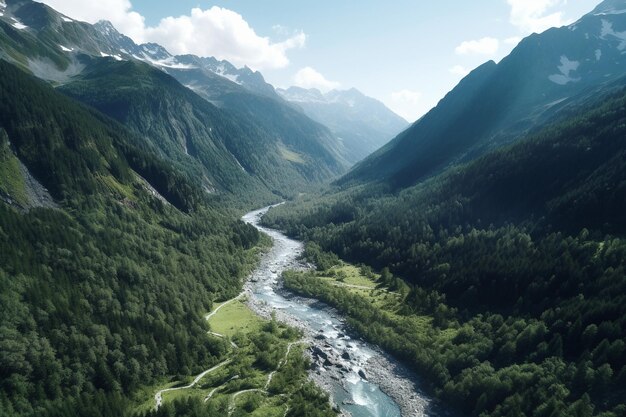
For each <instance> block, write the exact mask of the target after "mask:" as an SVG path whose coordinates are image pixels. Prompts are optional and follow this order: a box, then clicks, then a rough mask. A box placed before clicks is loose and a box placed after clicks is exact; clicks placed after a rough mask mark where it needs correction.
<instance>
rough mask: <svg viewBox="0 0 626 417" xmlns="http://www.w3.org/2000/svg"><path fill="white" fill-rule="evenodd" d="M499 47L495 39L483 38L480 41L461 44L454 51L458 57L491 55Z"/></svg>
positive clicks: (498, 42)
mask: <svg viewBox="0 0 626 417" xmlns="http://www.w3.org/2000/svg"><path fill="white" fill-rule="evenodd" d="M499 46H500V41H498V40H497V39H496V38H491V37H485V38H482V39H477V40H471V41H465V42H462V43H461V44H460V45H459V46H457V47H456V49H455V50H454V51H455V52H456V53H457V54H458V55H469V54H480V55H493V54H495V53H496V52H497V51H498V47H499Z"/></svg>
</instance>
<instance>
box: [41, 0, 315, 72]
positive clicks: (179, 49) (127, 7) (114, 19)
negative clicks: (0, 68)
mask: <svg viewBox="0 0 626 417" xmlns="http://www.w3.org/2000/svg"><path fill="white" fill-rule="evenodd" d="M43 1H44V2H45V3H46V4H48V5H50V6H51V7H53V8H55V9H57V10H58V11H60V12H61V13H64V14H67V15H68V16H70V17H73V18H76V19H79V20H84V21H87V22H90V23H94V22H96V21H98V20H101V19H106V20H109V21H111V23H113V25H114V26H115V27H116V28H117V29H118V30H119V31H120V32H122V33H124V34H125V35H128V36H130V37H131V38H133V40H134V41H135V42H138V43H142V42H157V43H159V44H161V45H163V46H164V47H165V48H166V49H167V50H169V51H170V52H171V53H174V54H195V55H200V56H214V57H216V58H218V59H226V60H228V61H230V62H231V63H232V64H234V65H236V66H243V65H247V66H249V67H251V68H253V69H272V68H284V67H286V66H287V65H289V58H288V57H287V52H288V51H289V50H290V49H294V48H301V47H303V46H304V44H305V42H306V35H305V34H304V33H303V32H297V33H295V34H293V35H291V36H290V37H289V38H287V39H286V40H283V41H281V42H272V41H271V40H270V39H269V38H268V37H263V36H259V35H258V34H257V33H256V32H255V31H254V29H253V28H252V27H251V26H250V25H249V24H248V22H246V20H245V19H244V18H243V16H241V15H240V14H239V13H236V12H234V11H232V10H229V9H226V8H222V7H217V6H213V7H211V8H210V9H206V10H203V9H200V8H193V9H192V10H191V13H190V14H189V15H183V16H179V17H166V18H164V19H162V20H161V21H160V22H159V24H158V25H157V26H155V27H147V26H146V25H145V19H144V17H143V16H141V15H140V14H139V13H137V12H134V11H133V10H132V3H131V2H130V0H108V1H106V2H104V1H89V2H85V1H84V0H43Z"/></svg>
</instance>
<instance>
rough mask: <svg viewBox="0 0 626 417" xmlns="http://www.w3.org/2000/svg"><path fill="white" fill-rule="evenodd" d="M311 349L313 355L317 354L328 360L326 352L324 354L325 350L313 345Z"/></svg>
mask: <svg viewBox="0 0 626 417" xmlns="http://www.w3.org/2000/svg"><path fill="white" fill-rule="evenodd" d="M311 350H312V351H313V356H318V357H320V358H322V359H326V360H328V354H326V352H324V351H323V350H322V349H320V348H318V347H317V346H313V347H312V348H311Z"/></svg>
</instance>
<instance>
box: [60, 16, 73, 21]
mask: <svg viewBox="0 0 626 417" xmlns="http://www.w3.org/2000/svg"><path fill="white" fill-rule="evenodd" d="M61 19H63V21H64V22H73V21H74V20H73V19H70V18H69V17H67V16H61Z"/></svg>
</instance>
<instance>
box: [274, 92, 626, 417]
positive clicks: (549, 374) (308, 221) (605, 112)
mask: <svg viewBox="0 0 626 417" xmlns="http://www.w3.org/2000/svg"><path fill="white" fill-rule="evenodd" d="M599 102H600V101H598V102H594V104H595V105H597V104H598V103H599ZM601 103H602V104H600V105H597V107H596V106H593V107H591V108H581V107H579V108H576V109H572V110H571V117H568V118H567V119H566V121H564V122H561V123H558V124H554V125H551V126H548V127H546V128H544V129H543V130H540V131H538V132H536V133H534V134H532V135H531V136H529V137H528V138H526V139H524V140H522V141H520V142H519V143H517V144H515V145H512V146H509V147H506V148H503V149H501V150H498V151H495V152H492V153H490V154H487V155H486V156H484V157H482V158H479V159H478V160H476V161H474V162H471V163H469V164H466V165H463V166H459V167H457V168H452V169H450V170H449V171H447V172H446V173H444V174H441V175H439V176H436V177H434V178H431V179H429V180H427V181H425V182H423V183H420V184H417V185H415V186H413V187H409V188H407V189H405V190H403V191H400V192H394V191H393V190H392V188H390V187H389V185H387V184H385V183H378V184H377V185H376V184H374V185H373V184H369V185H368V186H356V187H352V188H349V187H345V188H343V189H342V188H335V189H330V190H329V191H328V192H327V193H326V195H323V196H313V197H308V198H307V197H303V198H301V199H300V200H299V201H297V202H296V203H294V204H289V205H285V206H281V207H278V208H275V209H273V210H271V211H270V213H269V214H268V215H267V216H266V217H265V222H266V224H268V225H272V226H275V227H280V228H283V229H285V230H287V231H288V232H289V233H291V234H292V235H294V236H298V237H300V238H304V239H307V240H308V241H310V242H311V243H310V244H309V248H310V249H309V250H308V252H309V255H310V256H312V258H313V259H314V260H317V261H318V265H319V264H320V263H319V261H320V260H321V261H322V266H321V269H325V268H327V267H329V266H332V265H333V264H334V263H335V262H336V255H338V256H339V257H341V258H343V259H347V260H350V261H353V262H357V263H365V264H367V265H369V266H372V267H374V268H375V269H378V270H384V271H383V274H382V278H381V285H383V286H385V287H387V288H391V289H394V290H400V291H401V292H402V294H403V300H404V301H403V305H404V307H403V308H402V310H403V312H404V314H406V315H407V316H409V317H410V316H415V315H418V316H419V315H426V316H430V317H432V320H433V332H434V331H435V330H436V329H439V331H445V330H446V329H448V330H450V331H454V332H455V334H456V336H455V337H454V338H452V339H451V340H445V342H441V343H438V342H437V341H436V340H437V339H436V338H433V339H429V338H423V337H419V335H415V334H414V333H412V332H411V330H410V328H407V327H406V325H404V324H403V323H397V322H391V321H389V320H386V319H385V315H384V314H382V313H380V314H378V313H377V312H376V310H375V309H372V306H371V305H369V303H367V302H365V301H364V300H362V299H359V298H358V297H355V296H351V295H349V294H348V293H347V292H346V291H345V290H341V289H337V288H329V287H324V286H323V285H322V284H321V283H320V282H319V280H317V281H316V280H315V279H312V278H311V277H309V278H307V277H302V278H293V277H292V278H291V279H290V280H288V285H289V286H290V287H291V288H293V289H294V290H296V291H297V292H300V293H304V294H307V295H309V296H311V295H313V296H316V297H319V298H321V299H323V300H325V301H327V302H329V303H331V304H333V305H336V306H338V307H340V308H341V309H342V310H343V311H344V312H346V313H347V314H348V315H349V316H351V317H352V319H353V325H354V327H355V328H356V329H357V330H358V331H359V332H360V333H361V334H363V335H364V336H366V337H367V338H368V339H369V340H371V341H373V342H376V343H380V344H381V345H382V346H384V347H386V348H388V349H389V350H390V351H392V352H394V354H395V355H397V356H398V357H400V358H402V359H404V360H405V361H406V362H407V363H409V364H411V365H412V366H413V367H414V368H415V369H417V370H418V371H419V373H420V374H421V375H424V376H425V383H426V384H427V385H428V386H430V389H431V391H432V392H433V393H434V394H435V395H436V396H438V397H439V398H442V399H443V400H445V402H446V403H450V404H453V405H456V406H457V407H458V408H459V409H461V410H463V411H464V412H466V413H468V414H471V415H476V416H478V415H480V416H524V415H526V416H531V415H532V416H556V415H559V416H573V415H576V416H591V415H602V416H606V417H609V416H622V415H624V413H626V406H625V405H624V401H623V398H624V397H625V396H626V391H624V387H626V362H625V360H624V358H625V357H626V356H625V354H626V338H625V336H624V328H626V322H625V320H626V307H625V305H626V304H625V302H626V298H625V297H626V296H625V295H624V294H626V292H625V291H626V279H625V277H626V270H625V264H624V260H625V259H626V240H624V233H625V232H626V229H625V226H626V217H625V213H624V210H623V208H624V207H626V186H625V184H626V183H625V182H624V178H625V177H626V176H625V175H624V173H625V172H624V167H625V166H626V165H625V164H624V160H625V158H626V147H625V142H624V140H623V139H624V137H626V94H625V92H624V91H623V90H620V91H618V92H614V93H612V94H610V95H609V96H604V97H602V99H601ZM318 245H319V246H318ZM320 248H321V249H320ZM325 253H330V254H325ZM335 254H336V255H335ZM387 268H388V269H387ZM400 278H401V279H400ZM289 281H291V283H290V284H289ZM405 283H406V284H405ZM365 323H367V325H365ZM372 323H376V325H375V326H374V325H372Z"/></svg>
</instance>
